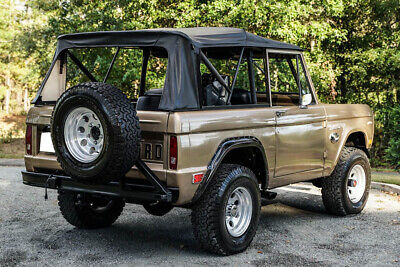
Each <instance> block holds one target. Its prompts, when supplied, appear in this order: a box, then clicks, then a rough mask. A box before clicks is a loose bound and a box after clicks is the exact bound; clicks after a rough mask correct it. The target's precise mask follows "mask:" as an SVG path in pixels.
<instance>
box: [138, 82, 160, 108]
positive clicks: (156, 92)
mask: <svg viewBox="0 0 400 267" xmlns="http://www.w3.org/2000/svg"><path fill="white" fill-rule="evenodd" d="M162 92H163V89H162V88H158V89H152V90H149V91H147V92H146V93H145V94H144V95H143V96H141V97H139V99H138V101H137V103H136V110H147V111H157V110H158V106H159V105H160V101H161V96H162Z"/></svg>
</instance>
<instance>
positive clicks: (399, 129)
mask: <svg viewBox="0 0 400 267" xmlns="http://www.w3.org/2000/svg"><path fill="white" fill-rule="evenodd" d="M388 115H389V117H390V122H389V126H388V128H389V129H390V140H389V146H388V148H387V149H386V156H385V157H386V159H387V161H388V162H389V163H390V164H392V165H393V166H394V167H395V168H396V169H398V170H399V169H400V105H396V106H394V107H393V108H391V109H390V112H389V113H388Z"/></svg>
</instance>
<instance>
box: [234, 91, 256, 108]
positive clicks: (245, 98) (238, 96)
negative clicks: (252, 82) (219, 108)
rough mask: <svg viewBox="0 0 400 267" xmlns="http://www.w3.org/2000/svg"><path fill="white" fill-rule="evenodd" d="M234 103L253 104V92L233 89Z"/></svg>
mask: <svg viewBox="0 0 400 267" xmlns="http://www.w3.org/2000/svg"><path fill="white" fill-rule="evenodd" d="M231 104H232V105H246V104H251V94H250V91H247V90H244V89H233V93H232V97H231Z"/></svg>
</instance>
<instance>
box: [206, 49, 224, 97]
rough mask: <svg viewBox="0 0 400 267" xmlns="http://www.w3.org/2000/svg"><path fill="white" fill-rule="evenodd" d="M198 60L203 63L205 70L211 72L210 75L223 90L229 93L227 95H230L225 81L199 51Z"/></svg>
mask: <svg viewBox="0 0 400 267" xmlns="http://www.w3.org/2000/svg"><path fill="white" fill-rule="evenodd" d="M200 58H201V60H202V61H203V62H204V64H205V65H206V66H207V68H208V69H209V70H210V71H211V73H212V74H213V75H214V76H215V77H216V78H217V80H218V82H219V83H220V84H221V85H222V86H223V87H225V89H226V90H227V91H228V92H229V94H232V90H231V89H230V88H229V86H228V85H227V84H226V82H225V80H224V79H223V78H222V76H221V75H220V74H219V72H218V71H217V69H216V68H215V67H214V66H213V64H212V63H211V62H210V60H208V58H207V57H206V55H204V53H203V52H202V51H200Z"/></svg>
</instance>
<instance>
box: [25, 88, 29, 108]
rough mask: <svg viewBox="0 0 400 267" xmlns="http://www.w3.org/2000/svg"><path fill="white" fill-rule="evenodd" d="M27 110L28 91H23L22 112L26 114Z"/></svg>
mask: <svg viewBox="0 0 400 267" xmlns="http://www.w3.org/2000/svg"><path fill="white" fill-rule="evenodd" d="M28 109H29V99H28V90H27V89H25V91H24V110H25V111H26V112H27V111H28Z"/></svg>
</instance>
